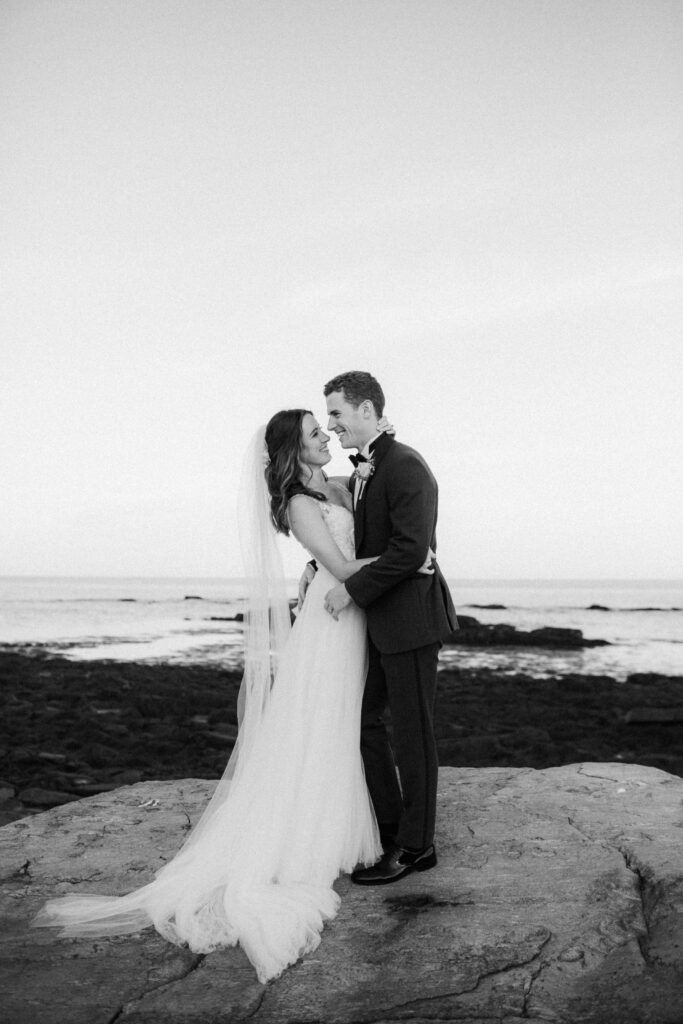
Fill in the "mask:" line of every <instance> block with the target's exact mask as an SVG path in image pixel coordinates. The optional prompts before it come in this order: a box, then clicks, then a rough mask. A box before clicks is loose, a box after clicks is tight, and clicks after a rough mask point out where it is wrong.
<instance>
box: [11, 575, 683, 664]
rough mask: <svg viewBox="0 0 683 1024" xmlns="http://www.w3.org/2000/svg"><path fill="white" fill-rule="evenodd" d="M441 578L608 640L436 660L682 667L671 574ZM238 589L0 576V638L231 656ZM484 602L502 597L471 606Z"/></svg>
mask: <svg viewBox="0 0 683 1024" xmlns="http://www.w3.org/2000/svg"><path fill="white" fill-rule="evenodd" d="M451 587H452V591H453V597H454V600H455V604H456V607H457V608H458V610H459V611H460V612H461V613H462V614H464V615H473V616H475V617H476V618H478V619H479V620H480V621H481V622H486V623H494V622H507V623H511V624H512V625H515V626H517V627H518V628H520V629H535V628H537V627H540V626H561V627H566V628H571V629H580V630H582V631H583V634H584V636H586V637H589V638H596V639H603V640H609V641H610V644H611V646H609V647H599V648H588V649H586V650H583V651H546V650H541V649H534V648H526V649H525V648H519V647H510V648H504V649H500V648H497V649H488V648H487V649H473V648H445V649H444V650H443V651H442V662H443V663H444V664H457V665H460V666H462V667H470V668H496V669H498V670H499V671H501V672H519V671H521V672H526V673H528V674H530V675H534V676H537V677H544V676H549V675H558V674H568V673H589V674H601V675H602V674H604V675H610V676H613V677H615V678H617V679H624V678H626V676H627V675H629V674H630V673H632V672H660V673H664V674H668V675H681V674H683V610H682V609H683V581H670V582H666V581H664V582H661V581H660V582H657V581H646V580H636V581H628V582H624V581H605V580H593V581H591V580H581V581H557V580H536V581H519V580H518V581H515V580H500V581H491V580H472V581H455V582H452V584H451ZM295 592H296V583H295V582H294V581H292V582H291V584H290V593H291V594H292V595H294V594H295ZM243 593H244V584H243V583H242V582H241V581H240V580H234V579H232V580H229V579H190V578H188V579H112V578H109V579H103V578H99V579H95V578H58V577H53V578H37V577H6V578H0V644H5V645H26V644H28V645H32V646H39V647H41V648H42V649H44V650H45V651H48V652H53V653H59V654H62V655H64V656H66V657H68V658H72V659H76V660H91V659H99V658H111V659H114V660H121V661H147V662H174V663H189V664H222V665H226V666H229V667H238V666H240V664H241V656H242V628H241V625H240V624H239V623H237V622H234V621H229V619H230V618H231V617H233V616H234V615H236V614H237V613H238V612H239V611H241V610H242V595H243ZM491 604H501V605H504V606H505V607H504V608H503V609H490V608H482V607H475V606H477V605H478V606H481V605H491ZM590 605H601V606H603V607H605V608H607V609H609V610H608V611H602V610H597V609H595V610H590ZM643 609H648V610H643ZM650 609H651V610H650Z"/></svg>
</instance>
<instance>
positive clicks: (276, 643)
mask: <svg viewBox="0 0 683 1024" xmlns="http://www.w3.org/2000/svg"><path fill="white" fill-rule="evenodd" d="M265 432H266V428H265V426H262V427H259V429H258V430H257V431H256V433H255V434H254V436H253V437H252V439H251V441H250V443H249V446H248V448H247V451H246V453H245V457H244V461H243V464H242V472H241V477H240V485H239V491H238V498H237V522H238V530H239V538H240V548H241V553H242V562H243V565H244V569H245V573H246V584H245V585H246V602H245V612H244V675H243V677H242V683H241V686H240V690H239V695H238V698H237V722H238V733H237V741H236V743H235V746H234V748H233V751H232V754H231V755H230V759H229V761H228V763H227V765H226V768H225V771H224V772H223V775H222V777H221V779H220V781H219V783H218V785H217V786H216V789H215V791H214V794H213V796H212V798H211V800H210V801H209V803H208V804H207V806H206V809H205V810H204V812H203V814H202V816H201V818H200V819H199V821H198V822H197V824H196V825H195V826H194V828H193V829H192V831H191V832H190V834H189V836H188V838H187V840H186V842H185V844H184V846H183V850H187V849H188V848H189V847H191V846H192V845H193V844H194V843H195V842H196V841H197V840H198V839H199V838H200V837H201V836H202V835H203V834H204V832H205V830H206V827H207V825H208V824H209V823H210V821H211V819H212V818H213V816H214V815H215V814H216V812H217V811H219V810H220V808H221V807H222V806H223V804H224V803H225V801H226V799H227V798H228V794H229V792H230V784H231V782H232V780H233V779H234V777H235V776H236V775H237V774H238V773H239V771H240V765H241V764H243V763H245V762H246V760H247V759H248V756H249V751H250V749H251V748H252V746H253V743H254V740H255V738H256V736H257V735H258V732H259V729H260V725H261V722H262V719H263V716H264V714H265V712H266V709H267V707H268V703H269V701H270V694H271V689H272V686H273V680H274V678H275V675H276V673H277V666H278V660H279V657H280V655H281V653H282V651H283V650H284V647H285V644H286V642H287V638H288V636H289V631H290V629H291V618H290V612H289V602H288V600H287V593H286V586H285V574H284V569H283V566H282V556H281V555H280V550H279V548H278V544H277V535H276V533H275V529H274V527H273V524H272V521H271V518H270V503H269V496H268V488H267V486H266V480H265V469H266V465H267V460H268V454H267V450H266V442H265Z"/></svg>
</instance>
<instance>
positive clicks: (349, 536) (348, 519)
mask: <svg viewBox="0 0 683 1024" xmlns="http://www.w3.org/2000/svg"><path fill="white" fill-rule="evenodd" d="M320 507H321V509H322V513H323V517H324V519H325V522H326V523H327V529H328V530H329V531H330V533H331V534H332V538H333V540H334V542H335V544H336V545H337V547H338V548H339V550H340V551H341V553H342V554H343V555H344V557H345V558H355V557H356V542H355V539H354V535H353V512H351V511H349V509H348V508H343V507H342V506H341V505H333V504H332V503H331V502H329V501H321V502H320Z"/></svg>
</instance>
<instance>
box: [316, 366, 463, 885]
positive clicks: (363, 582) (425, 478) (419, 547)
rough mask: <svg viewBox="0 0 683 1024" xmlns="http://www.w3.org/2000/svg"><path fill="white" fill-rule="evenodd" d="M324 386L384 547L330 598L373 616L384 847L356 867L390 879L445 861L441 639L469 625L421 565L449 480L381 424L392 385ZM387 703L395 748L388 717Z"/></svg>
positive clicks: (372, 765)
mask: <svg viewBox="0 0 683 1024" xmlns="http://www.w3.org/2000/svg"><path fill="white" fill-rule="evenodd" d="M324 393H325V395H326V397H327V411H328V414H329V422H328V425H327V428H328V430H333V431H334V432H335V434H336V435H337V436H338V438H339V440H340V442H341V446H342V448H356V449H357V450H358V453H359V454H358V455H357V456H354V455H352V456H351V461H352V462H353V463H354V465H355V466H356V470H355V473H354V474H353V476H352V477H351V481H350V483H349V486H350V488H351V489H352V492H353V504H354V526H355V536H356V555H357V557H358V558H365V557H373V556H377V555H378V556H379V558H377V560H376V561H375V562H373V563H372V564H371V565H366V566H364V567H363V568H362V569H361V570H360V571H359V572H357V573H356V574H355V575H354V576H351V577H350V578H349V579H348V580H346V582H345V583H340V584H339V585H338V586H336V587H334V588H333V589H332V590H330V591H329V592H328V594H327V595H326V598H325V606H326V608H327V610H328V611H329V612H330V614H332V615H334V617H335V618H336V617H337V616H338V615H339V613H340V612H341V611H342V610H343V609H344V608H345V607H346V606H347V605H348V604H350V603H351V601H354V602H355V603H356V604H357V605H358V606H359V607H361V608H364V609H365V612H366V615H367V623H368V635H369V655H370V659H369V667H368V675H367V679H366V683H365V693H364V697H363V710H362V721H361V751H362V755H363V762H364V765H365V775H366V779H367V783H368V788H369V790H370V796H371V798H372V802H373V805H374V808H375V814H376V815H377V821H378V824H379V829H380V835H381V837H382V843H383V846H384V855H383V856H382V858H381V859H380V860H379V862H378V863H377V864H375V865H374V866H373V867H370V868H364V869H359V870H356V871H354V873H353V874H352V876H351V877H352V879H353V881H354V882H356V883H357V884H359V885H385V884H387V883H389V882H397V881H398V880H399V879H401V878H404V877H405V876H406V875H408V874H410V873H411V872H412V871H425V870H426V869H427V868H432V867H434V866H435V864H436V850H435V848H434V822H435V817H436V784H437V773H438V761H437V754H436V742H435V739H434V731H433V724H432V716H433V708H434V697H435V692H436V670H437V659H438V654H439V649H440V647H441V641H442V640H443V639H444V638H445V637H446V636H447V635H448V634H449V633H452V632H453V630H454V629H457V628H458V624H457V620H456V617H455V610H454V608H453V603H452V601H451V596H450V593H449V590H448V586H447V584H446V581H445V579H444V578H443V576H442V575H441V571H440V569H439V568H438V566H437V565H436V564H435V563H434V565H433V568H434V571H433V573H431V574H429V575H426V574H425V573H424V571H423V572H422V573H420V572H419V570H420V567H423V566H424V563H425V559H426V558H427V557H428V555H430V554H433V553H434V552H435V551H436V536H435V528H436V518H437V485H436V480H435V479H434V477H433V476H432V473H431V471H430V469H429V467H428V466H427V464H426V462H425V461H424V459H423V458H422V456H421V455H419V454H418V453H417V452H416V451H414V449H412V448H409V447H408V446H407V445H404V444H400V443H399V442H398V441H395V440H394V438H393V437H392V436H390V435H388V434H385V433H382V432H381V431H380V430H379V428H378V426H377V423H378V420H379V419H380V418H381V416H382V414H383V412H384V394H383V392H382V389H381V387H380V385H379V383H378V382H377V381H376V380H375V378H374V377H372V376H371V375H370V374H369V373H363V372H360V371H353V372H350V373H342V374H340V375H339V376H338V377H334V378H333V379H332V380H331V381H328V383H327V384H326V385H325V388H324ZM387 706H388V707H389V710H390V712H391V721H392V727H393V750H392V746H391V745H390V743H389V738H388V735H387V731H386V728H385V726H384V722H383V721H382V714H383V712H384V710H385V708H386V707H387ZM396 768H398V775H399V778H400V786H399V783H398V781H397V778H396Z"/></svg>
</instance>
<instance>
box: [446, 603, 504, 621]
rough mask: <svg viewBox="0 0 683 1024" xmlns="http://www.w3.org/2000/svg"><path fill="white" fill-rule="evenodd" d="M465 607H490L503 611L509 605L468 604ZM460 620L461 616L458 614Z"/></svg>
mask: <svg viewBox="0 0 683 1024" xmlns="http://www.w3.org/2000/svg"><path fill="white" fill-rule="evenodd" d="M465 607H466V608H482V609H490V610H491V611H501V612H505V611H507V605H504V604H466V605H465ZM458 621H460V617H459V616H458Z"/></svg>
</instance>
